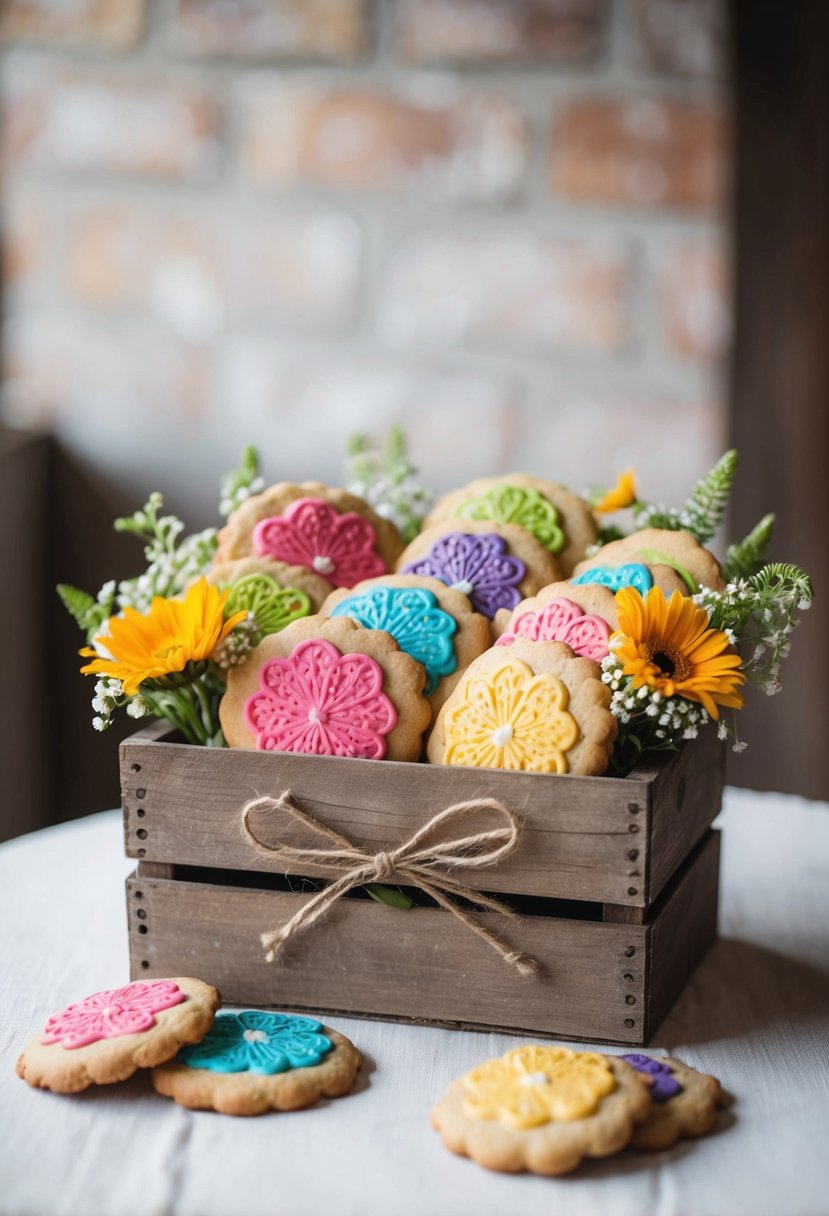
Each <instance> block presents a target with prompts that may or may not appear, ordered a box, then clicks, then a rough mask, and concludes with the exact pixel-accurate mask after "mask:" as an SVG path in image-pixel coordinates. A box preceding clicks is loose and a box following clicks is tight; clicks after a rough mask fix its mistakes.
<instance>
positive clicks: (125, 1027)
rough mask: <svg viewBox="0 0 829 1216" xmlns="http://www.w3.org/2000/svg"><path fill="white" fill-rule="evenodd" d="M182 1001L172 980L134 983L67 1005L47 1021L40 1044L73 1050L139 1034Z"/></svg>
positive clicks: (181, 995)
mask: <svg viewBox="0 0 829 1216" xmlns="http://www.w3.org/2000/svg"><path fill="white" fill-rule="evenodd" d="M184 999H185V994H184V993H183V992H182V991H181V989H180V988H179V986H178V984H176V983H175V982H174V981H173V980H148V981H144V980H136V982H135V983H133V984H126V985H125V986H124V987H123V988H109V989H107V990H105V991H104V992H95V993H93V995H92V996H88V997H86V998H85V999H84V1000H82V1001H76V1002H75V1004H73V1005H67V1007H66V1008H65V1009H63V1010H61V1012H60V1013H55V1014H53V1015H52V1016H51V1017H50V1018H49V1021H48V1022H47V1023H46V1025H45V1027H44V1029H43V1034H42V1035H41V1036H40V1041H41V1043H43V1044H44V1045H48V1044H50V1043H62V1044H63V1046H64V1047H68V1048H74V1047H85V1046H86V1044H87V1043H95V1042H96V1041H97V1040H98V1039H114V1038H116V1037H117V1036H118V1035H122V1034H139V1033H140V1032H141V1031H142V1030H149V1029H150V1027H151V1026H154V1025H155V1015H156V1014H157V1013H161V1011H162V1009H170V1008H171V1006H173V1005H179V1004H181V1002H182V1001H183V1000H184Z"/></svg>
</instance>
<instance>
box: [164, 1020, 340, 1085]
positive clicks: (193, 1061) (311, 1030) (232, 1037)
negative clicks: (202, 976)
mask: <svg viewBox="0 0 829 1216" xmlns="http://www.w3.org/2000/svg"><path fill="white" fill-rule="evenodd" d="M333 1046H334V1045H333V1043H332V1042H331V1040H330V1039H329V1038H328V1036H327V1035H325V1034H323V1026H322V1023H321V1022H316V1021H314V1020H313V1019H312V1018H299V1017H291V1016H289V1015H288V1014H284V1013H264V1012H262V1010H259V1009H246V1010H244V1012H242V1013H220V1014H219V1015H218V1017H217V1018H216V1021H215V1022H214V1023H213V1027H212V1029H211V1030H209V1031H208V1033H207V1034H206V1036H205V1037H204V1039H203V1040H202V1041H201V1043H196V1044H195V1045H194V1046H192V1047H183V1048H182V1050H181V1051H180V1052H179V1053H178V1059H179V1060H180V1061H181V1062H182V1063H183V1064H188V1065H189V1066H190V1067H191V1068H207V1069H209V1070H210V1071H211V1072H254V1073H260V1074H262V1075H264V1076H272V1075H273V1074H274V1073H279V1072H288V1071H289V1070H290V1069H292V1068H308V1067H309V1066H310V1065H312V1064H319V1062H320V1060H322V1059H324V1057H325V1056H326V1055H327V1054H328V1052H329V1051H331V1049H332V1047H333Z"/></svg>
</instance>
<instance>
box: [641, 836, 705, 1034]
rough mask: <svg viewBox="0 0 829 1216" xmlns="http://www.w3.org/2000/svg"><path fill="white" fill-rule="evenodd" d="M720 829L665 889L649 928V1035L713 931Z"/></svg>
mask: <svg viewBox="0 0 829 1216" xmlns="http://www.w3.org/2000/svg"><path fill="white" fill-rule="evenodd" d="M719 878H720V833H719V832H709V833H708V834H707V835H706V837H705V839H704V840H703V841H702V842H701V843H700V844H699V845H698V846H697V848H696V850H695V851H694V853H693V854H692V856H691V857H690V858H689V860H688V861H687V862H686V863H685V865H684V866H683V868H682V871H681V873H680V874H679V875H678V876H677V878H676V879H675V880H674V883H673V884H672V885H671V888H670V889H669V891H668V892H666V898H665V900H664V903H660V906H659V908H658V911H657V914H656V916H655V917H654V920H653V923H652V925H651V926H650V941H649V949H648V966H647V977H646V1000H645V1008H646V1012H647V1017H646V1027H645V1029H646V1034H647V1037H648V1038H651V1037H652V1036H653V1034H655V1032H656V1031H657V1030H658V1029H659V1024H660V1022H661V1021H662V1019H663V1018H664V1017H665V1015H666V1014H667V1013H668V1011H669V1010H670V1008H671V1006H672V1005H673V1004H674V1002H675V1001H676V999H677V997H678V996H679V994H680V992H681V991H682V989H683V988H684V987H685V984H686V983H687V982H688V978H689V976H690V975H691V972H692V971H693V970H694V968H695V967H696V965H697V963H698V962H699V961H700V959H701V958H702V956H703V954H704V953H705V951H706V950H707V949H708V947H709V946H710V945H711V943H712V942H713V940H714V938H715V937H716V935H717V906H718V900H719Z"/></svg>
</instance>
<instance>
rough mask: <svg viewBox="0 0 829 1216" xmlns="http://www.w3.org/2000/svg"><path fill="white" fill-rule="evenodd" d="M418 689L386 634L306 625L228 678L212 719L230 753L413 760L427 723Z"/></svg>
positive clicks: (410, 666)
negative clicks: (238, 749)
mask: <svg viewBox="0 0 829 1216" xmlns="http://www.w3.org/2000/svg"><path fill="white" fill-rule="evenodd" d="M425 682H426V675H425V672H424V669H423V667H422V666H421V664H420V663H418V662H416V661H415V660H414V659H412V658H411V657H410V656H409V655H407V654H404V653H403V652H402V651H401V650H400V648H399V646H398V645H397V643H396V642H395V640H394V638H393V637H392V636H391V634H389V633H386V632H383V631H380V630H377V629H363V628H362V626H361V625H359V624H358V623H357V622H356V621H354V620H351V619H349V618H347V617H338V618H336V619H333V618H330V617H323V616H309V617H305V618H304V619H302V620H299V621H294V622H293V624H291V625H288V626H287V627H286V628H285V629H283V630H282V632H281V633H275V634H271V635H270V636H269V637H266V638H265V639H264V640H263V641H262V642H260V644H259V645H258V646H257V647H256V648H255V649H254V650H252V651H251V653H250V655H249V656H248V659H247V661H246V662H245V663H244V664H243V665H242V666H241V667H235V668H232V669H231V670H230V671H229V672H228V680H227V692H226V693H225V695H224V697H223V698H222V701H221V704H220V706H219V718H220V721H221V724H222V730H223V731H224V736H225V739H226V740H227V743H228V746H229V747H249V748H257V749H259V750H262V751H276V752H304V753H306V754H310V755H316V756H351V757H356V758H360V759H365V760H383V759H388V760H418V759H419V758H420V753H421V750H422V738H421V736H422V734H423V732H424V730H425V729H426V727H427V726H428V725H429V720H430V718H431V711H430V708H429V702H428V701H427V700H426V699H425V697H424V696H423V688H424V685H425Z"/></svg>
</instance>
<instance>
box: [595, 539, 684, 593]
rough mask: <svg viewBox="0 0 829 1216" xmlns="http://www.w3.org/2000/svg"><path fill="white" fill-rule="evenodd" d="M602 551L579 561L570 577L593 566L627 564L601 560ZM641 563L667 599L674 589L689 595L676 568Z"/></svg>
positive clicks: (614, 566) (616, 566)
mask: <svg viewBox="0 0 829 1216" xmlns="http://www.w3.org/2000/svg"><path fill="white" fill-rule="evenodd" d="M603 553H604V549H600V550H599V552H598V553H596V554H595V555H594V556H593V557H588V558H586V559H585V560H584V561H583V562H579V564H578V565H577V566H576V567H575V569H574V570H573V573H572V575H571V578H578V576H579V575H580V574H584V572H585V571H586V570H592V569H593V568H594V567H595V566H612V567H613V569H618V567H619V566H624V565H626V564H627V562H624V561H621V562H613V561H603V560H602V554H603ZM641 565H643V566H645V567H647V569H648V570H650V572H651V578H652V579H653V585H654V587H659V588H661V590H662V591H663V592H664V593H665V596H666V598H667V599H670V598H671V596H672V595H673V593H674V591H678V592H679V594H680V595H684V596H689V595H690V594H691V591H690V588H689V587H688V585H687V583H686V582H685V579H684V578H682V576H681V575H679V574H677V572H676V570H674V569H673V568H672V567H671V566H663V565H662V564H661V563H657V564H656V565H654V566H651V565H649V564H648V563H647V562H642V563H641ZM571 586H575V587H579V586H586V587H591V586H602V584H601V583H598V584H595V583H571ZM605 589H606V590H610V589H609V588H605ZM610 594H611V595H613V594H614V592H613V591H611V592H610Z"/></svg>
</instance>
